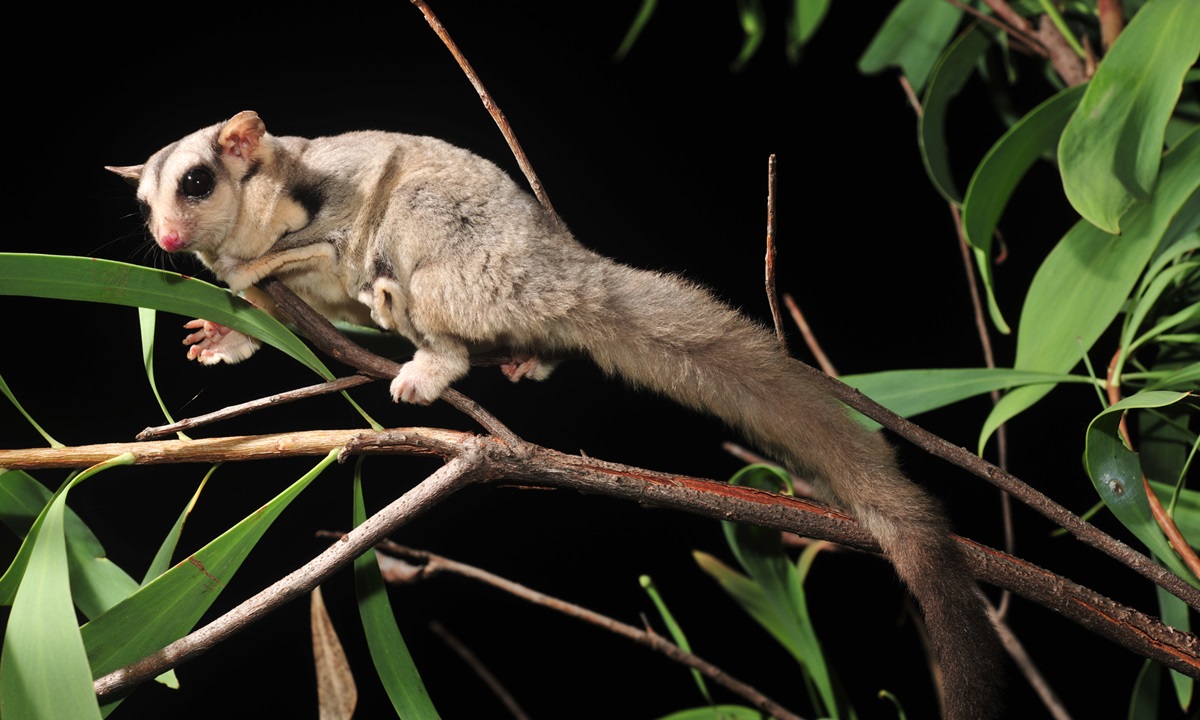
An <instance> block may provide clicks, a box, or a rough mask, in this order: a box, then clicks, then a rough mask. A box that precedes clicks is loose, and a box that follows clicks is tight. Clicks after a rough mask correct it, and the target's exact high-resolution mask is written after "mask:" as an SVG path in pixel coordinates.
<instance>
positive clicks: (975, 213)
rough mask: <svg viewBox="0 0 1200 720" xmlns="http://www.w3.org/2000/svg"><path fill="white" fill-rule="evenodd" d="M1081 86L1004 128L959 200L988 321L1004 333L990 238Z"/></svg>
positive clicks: (1049, 147)
mask: <svg viewBox="0 0 1200 720" xmlns="http://www.w3.org/2000/svg"><path fill="white" fill-rule="evenodd" d="M1084 87H1085V86H1083V85H1076V86H1075V87H1072V88H1067V89H1066V90H1063V91H1062V92H1059V93H1058V94H1056V95H1054V96H1053V97H1051V98H1050V99H1048V100H1046V101H1045V102H1043V103H1042V104H1040V105H1038V106H1037V107H1035V108H1034V109H1033V110H1030V111H1029V112H1028V113H1026V115H1025V116H1024V117H1023V118H1021V119H1020V120H1018V121H1017V122H1016V124H1014V125H1013V126H1012V127H1011V128H1009V130H1008V132H1006V133H1004V135H1003V136H1002V137H1001V138H1000V139H999V140H997V141H996V144H994V145H992V148H991V149H990V150H988V152H987V155H985V156H984V157H983V160H982V161H981V162H980V163H979V167H977V168H976V169H975V173H974V174H973V175H972V176H971V182H970V184H969V185H968V186H967V194H966V196H965V197H964V198H963V207H962V226H963V234H964V235H965V236H966V238H967V242H969V243H970V244H971V246H972V248H974V251H975V262H976V264H977V265H978V266H979V275H980V279H981V281H982V282H983V286H984V289H985V290H986V291H987V299H988V311H989V313H990V314H991V317H992V322H993V323H994V324H995V325H996V328H997V329H999V330H1000V332H1002V333H1004V334H1006V335H1007V334H1008V333H1009V332H1010V330H1009V327H1008V324H1007V323H1006V322H1005V321H1004V317H1003V316H1002V314H1001V312H1000V308H999V306H998V305H997V304H996V297H995V292H994V288H993V274H992V235H993V234H994V233H995V230H996V225H997V223H999V221H1000V216H1001V215H1002V214H1003V212H1004V208H1005V206H1006V205H1007V204H1008V199H1009V198H1010V197H1012V193H1013V191H1014V190H1015V189H1016V187H1017V184H1018V183H1019V182H1020V181H1021V178H1023V177H1024V176H1025V173H1026V172H1027V171H1028V170H1029V168H1030V167H1031V166H1032V165H1033V163H1034V162H1035V161H1036V160H1037V159H1038V158H1040V157H1042V156H1043V155H1045V154H1046V153H1048V152H1051V151H1053V150H1054V149H1055V148H1056V147H1057V145H1058V138H1059V136H1060V135H1062V130H1063V127H1064V126H1065V125H1066V124H1067V119H1068V118H1070V117H1071V113H1072V112H1073V111H1074V110H1075V107H1076V106H1077V105H1078V104H1079V100H1080V98H1081V97H1082V96H1083V90H1084Z"/></svg>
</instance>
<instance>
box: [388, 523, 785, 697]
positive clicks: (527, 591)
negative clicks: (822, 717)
mask: <svg viewBox="0 0 1200 720" xmlns="http://www.w3.org/2000/svg"><path fill="white" fill-rule="evenodd" d="M380 549H382V550H384V551H386V552H389V553H393V554H395V555H398V556H400V557H402V558H404V559H406V560H409V561H412V562H416V563H418V564H419V565H420V567H421V568H422V572H420V573H416V574H415V577H417V578H420V579H424V578H429V577H432V576H434V575H437V574H438V573H442V572H446V573H451V574H454V575H458V576H461V577H466V578H470V579H472V580H476V581H478V582H481V583H484V584H485V585H489V586H491V587H493V588H496V589H498V590H502V591H504V592H506V593H509V594H510V595H514V596H516V597H519V598H521V599H522V600H525V601H526V602H529V603H533V604H534V605H538V606H540V607H544V608H549V609H551V610H555V611H557V612H560V613H562V614H564V615H566V616H568V617H572V618H575V619H576V620H582V621H583V622H586V623H590V624H592V625H595V626H597V627H601V628H604V629H605V630H608V631H609V632H612V633H614V634H616V635H620V636H622V637H624V638H628V639H629V640H633V641H634V642H636V643H638V644H640V645H644V646H646V647H648V648H650V649H651V650H654V651H655V652H657V653H660V654H662V655H665V656H667V657H668V658H670V659H672V660H674V661H675V662H677V663H680V664H682V665H685V666H687V667H690V668H693V669H695V670H699V671H700V672H701V673H703V674H704V675H705V676H706V677H708V678H709V679H710V680H712V681H713V682H716V683H718V684H720V685H723V686H724V687H725V688H727V689H728V690H730V691H732V692H734V693H737V694H738V695H740V696H742V697H743V698H745V699H746V700H747V701H748V702H749V703H750V704H751V705H753V706H754V707H756V708H758V709H759V710H761V711H763V712H765V713H767V714H769V715H771V716H773V717H776V718H781V719H783V718H791V719H792V720H800V716H798V715H796V714H795V713H793V712H791V711H790V710H788V709H786V708H784V707H783V706H782V705H780V704H779V703H777V702H775V701H774V700H772V699H771V698H769V697H767V696H766V695H765V694H763V693H762V692H760V691H758V690H756V689H755V688H753V687H751V686H750V685H748V684H746V683H744V682H742V681H741V680H738V679H737V678H735V677H733V676H732V675H730V674H729V673H728V672H726V671H724V670H722V669H721V668H719V667H717V666H716V665H713V664H712V663H710V662H708V661H706V660H703V659H701V658H700V657H698V656H696V655H694V654H692V653H689V652H687V651H685V650H683V649H682V648H680V647H679V646H678V645H675V644H674V643H672V642H670V641H668V640H666V639H664V638H663V637H661V636H659V635H657V634H654V633H649V632H646V631H645V630H640V629H638V628H636V627H634V626H632V625H628V624H626V623H623V622H620V621H618V620H614V619H612V618H610V617H608V616H605V615H601V614H600V613H597V612H595V611H593V610H589V609H588V608H585V607H582V606H580V605H576V604H574V603H570V602H567V601H565V600H560V599H559V598H556V597H552V596H550V595H546V594H545V593H541V592H538V591H537V590H534V589H532V588H529V587H526V586H524V585H521V584H519V583H516V582H513V581H512V580H508V579H506V578H502V577H500V576H499V575H494V574H492V573H490V572H487V571H486V570H482V569H480V568H477V567H474V566H472V565H467V564H465V563H460V562H456V561H454V560H451V559H449V558H446V557H442V556H440V555H435V554H434V553H430V552H425V551H423V550H415V549H413V548H409V547H405V546H403V545H398V544H396V543H392V542H385V543H382V544H381V545H380Z"/></svg>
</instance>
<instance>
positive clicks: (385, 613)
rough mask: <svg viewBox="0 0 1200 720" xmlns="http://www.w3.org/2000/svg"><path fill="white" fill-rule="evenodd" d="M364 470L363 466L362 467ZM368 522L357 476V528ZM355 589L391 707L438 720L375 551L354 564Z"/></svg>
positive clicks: (411, 719)
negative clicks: (404, 634)
mask: <svg viewBox="0 0 1200 720" xmlns="http://www.w3.org/2000/svg"><path fill="white" fill-rule="evenodd" d="M360 467H361V463H360ZM366 519H367V513H366V508H365V506H364V504H363V497H362V478H361V477H360V475H359V473H358V472H357V471H356V472H355V473H354V525H355V527H357V526H359V525H361V524H363V523H364V522H365V521H366ZM354 587H355V590H356V591H357V594H358V613H359V616H360V617H361V618H362V623H363V631H364V632H365V633H366V635H367V647H368V648H369V649H370V651H371V660H372V661H373V662H374V663H375V671H376V672H377V673H379V680H380V682H382V683H383V687H384V689H385V690H387V694H388V697H389V698H391V700H392V706H393V707H394V708H395V709H396V713H397V715H399V716H400V718H401V720H437V719H438V712H437V709H436V708H434V706H433V700H431V699H430V697H429V691H428V690H426V689H425V683H424V682H422V681H421V674H420V672H418V671H417V665H416V663H415V662H413V659H412V655H411V654H410V653H409V652H408V646H407V645H406V644H405V643H404V638H403V637H402V636H401V635H400V628H399V626H397V625H396V616H395V615H394V614H393V613H392V606H391V603H389V602H388V595H387V587H386V586H385V585H384V583H383V576H382V575H381V574H380V572H379V561H378V560H377V559H376V557H375V551H374V550H371V551H369V552H366V553H363V554H362V555H361V556H359V557H358V558H357V559H355V561H354Z"/></svg>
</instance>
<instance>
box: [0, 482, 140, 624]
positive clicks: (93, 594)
mask: <svg viewBox="0 0 1200 720" xmlns="http://www.w3.org/2000/svg"><path fill="white" fill-rule="evenodd" d="M54 497H55V496H54V495H53V494H52V493H51V492H50V491H49V490H47V489H46V487H45V486H44V485H42V484H41V483H40V482H38V481H37V480H35V479H33V477H31V476H30V475H28V474H26V473H25V472H22V471H7V472H6V471H4V470H0V521H3V522H4V524H5V525H7V526H8V527H9V528H10V529H12V531H13V532H15V533H16V534H17V535H19V536H23V537H24V538H25V542H23V543H22V544H21V549H20V550H19V551H18V552H17V556H16V558H14V559H13V562H12V563H11V565H10V566H9V569H8V571H7V572H6V573H5V575H4V577H3V578H2V579H0V604H4V605H10V604H12V602H13V598H14V597H15V595H16V591H17V587H18V586H19V584H20V582H21V578H22V577H23V574H24V572H25V568H26V564H27V562H28V560H29V554H30V553H31V552H32V550H33V539H35V538H36V537H37V534H38V527H40V523H41V519H42V514H43V513H44V512H46V511H48V510H49V508H50V504H51V500H52V499H53V498H54ZM63 527H64V528H65V530H64V534H65V537H66V543H67V564H68V567H69V568H70V576H71V591H72V595H73V597H72V599H73V601H74V602H75V605H76V607H78V608H79V611H80V612H82V613H83V614H84V615H85V616H87V617H89V618H92V617H97V616H99V615H100V614H102V613H103V612H104V611H105V610H107V609H108V608H110V607H112V606H113V605H115V604H117V603H118V602H120V601H121V600H123V599H125V598H126V597H128V596H129V594H130V593H132V592H134V591H135V590H137V587H138V585H137V581H135V580H134V579H133V578H132V577H130V576H129V574H128V573H126V572H125V571H124V570H122V569H121V568H120V567H119V566H117V565H116V564H114V563H113V562H112V561H110V560H109V559H108V557H107V556H106V555H107V554H106V553H105V551H104V546H103V545H101V544H100V540H99V539H98V538H97V537H96V536H95V535H94V534H93V533H92V531H91V529H90V528H88V526H87V525H86V524H85V523H84V522H83V520H82V519H80V517H79V516H78V515H76V514H75V511H73V510H71V508H70V507H68V508H66V511H65V513H64V516H63Z"/></svg>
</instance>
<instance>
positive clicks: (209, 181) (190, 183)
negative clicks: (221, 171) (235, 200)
mask: <svg viewBox="0 0 1200 720" xmlns="http://www.w3.org/2000/svg"><path fill="white" fill-rule="evenodd" d="M215 185H216V180H215V179H213V174H212V172H211V171H210V170H209V169H208V168H206V167H204V166H203V165H198V166H196V167H194V168H192V169H191V170H188V171H187V172H186V173H184V174H183V179H181V180H180V181H179V191H180V192H182V193H183V194H184V196H185V197H187V198H189V199H191V200H200V199H202V198H206V197H208V196H209V194H210V193H212V191H213V187H214V186H215Z"/></svg>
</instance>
